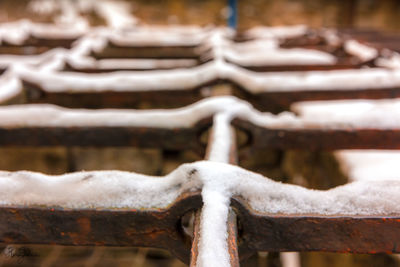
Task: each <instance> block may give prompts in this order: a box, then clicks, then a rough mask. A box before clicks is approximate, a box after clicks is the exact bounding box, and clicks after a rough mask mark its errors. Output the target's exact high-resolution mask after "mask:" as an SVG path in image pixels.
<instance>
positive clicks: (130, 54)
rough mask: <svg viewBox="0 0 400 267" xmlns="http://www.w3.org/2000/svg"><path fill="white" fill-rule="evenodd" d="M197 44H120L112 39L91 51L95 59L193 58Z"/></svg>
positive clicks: (195, 55)
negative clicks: (100, 47) (96, 50)
mask: <svg viewBox="0 0 400 267" xmlns="http://www.w3.org/2000/svg"><path fill="white" fill-rule="evenodd" d="M196 50H197V46H122V45H118V44H114V43H113V42H112V41H110V42H108V45H107V46H106V47H105V48H104V49H103V50H102V51H100V52H92V53H91V56H93V57H94V58H96V59H104V58H165V59H167V58H170V59H173V58H194V59H198V58H199V54H198V53H197V52H196Z"/></svg>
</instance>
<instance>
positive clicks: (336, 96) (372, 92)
mask: <svg viewBox="0 0 400 267" xmlns="http://www.w3.org/2000/svg"><path fill="white" fill-rule="evenodd" d="M238 88H239V89H236V90H235V95H237V96H239V97H241V98H245V99H246V100H247V101H249V102H250V103H251V104H252V105H253V106H254V107H256V108H257V109H259V110H261V111H271V112H281V111H283V110H288V109H289V108H290V105H291V104H293V103H295V102H300V101H319V100H343V99H384V98H399V97H400V88H393V87H392V88H377V89H365V88H359V89H354V90H343V89H340V88H335V87H334V85H332V88H331V89H329V90H317V89H316V90H304V91H303V90H291V91H281V92H279V91H275V92H273V91H271V92H264V93H258V94H251V93H249V92H247V91H246V90H245V89H240V87H238Z"/></svg>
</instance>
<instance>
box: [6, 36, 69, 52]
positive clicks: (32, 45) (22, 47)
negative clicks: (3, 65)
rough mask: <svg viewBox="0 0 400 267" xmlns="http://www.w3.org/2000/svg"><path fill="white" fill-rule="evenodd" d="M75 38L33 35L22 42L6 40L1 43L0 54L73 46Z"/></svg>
mask: <svg viewBox="0 0 400 267" xmlns="http://www.w3.org/2000/svg"><path fill="white" fill-rule="evenodd" d="M75 40H76V38H67V37H59V38H38V37H33V36H30V37H29V38H28V39H26V40H25V41H24V43H22V44H13V43H9V42H7V40H4V41H2V43H1V45H0V54H12V55H37V54H41V53H43V52H46V51H49V50H50V49H53V48H56V47H63V48H71V45H72V43H73V42H74V41H75Z"/></svg>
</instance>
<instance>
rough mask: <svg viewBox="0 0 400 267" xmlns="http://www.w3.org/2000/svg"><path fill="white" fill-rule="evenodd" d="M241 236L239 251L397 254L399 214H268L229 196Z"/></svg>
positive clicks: (398, 245) (399, 239)
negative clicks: (254, 209)
mask: <svg viewBox="0 0 400 267" xmlns="http://www.w3.org/2000/svg"><path fill="white" fill-rule="evenodd" d="M232 205H233V206H234V207H235V209H236V212H237V214H238V217H239V220H240V225H241V231H240V233H241V235H240V240H241V242H240V244H241V245H240V251H239V252H240V254H241V255H242V254H243V255H245V254H248V255H250V253H249V252H250V251H253V252H255V251H269V252H279V251H325V252H339V253H368V254H375V253H389V254H390V253H399V252H400V231H399V229H400V216H340V215H338V216H322V215H308V214H305V215H275V214H274V215H269V214H260V213H257V212H255V211H253V210H252V209H251V208H250V207H249V206H247V205H246V204H245V202H244V201H243V200H241V199H238V198H236V199H233V200H232Z"/></svg>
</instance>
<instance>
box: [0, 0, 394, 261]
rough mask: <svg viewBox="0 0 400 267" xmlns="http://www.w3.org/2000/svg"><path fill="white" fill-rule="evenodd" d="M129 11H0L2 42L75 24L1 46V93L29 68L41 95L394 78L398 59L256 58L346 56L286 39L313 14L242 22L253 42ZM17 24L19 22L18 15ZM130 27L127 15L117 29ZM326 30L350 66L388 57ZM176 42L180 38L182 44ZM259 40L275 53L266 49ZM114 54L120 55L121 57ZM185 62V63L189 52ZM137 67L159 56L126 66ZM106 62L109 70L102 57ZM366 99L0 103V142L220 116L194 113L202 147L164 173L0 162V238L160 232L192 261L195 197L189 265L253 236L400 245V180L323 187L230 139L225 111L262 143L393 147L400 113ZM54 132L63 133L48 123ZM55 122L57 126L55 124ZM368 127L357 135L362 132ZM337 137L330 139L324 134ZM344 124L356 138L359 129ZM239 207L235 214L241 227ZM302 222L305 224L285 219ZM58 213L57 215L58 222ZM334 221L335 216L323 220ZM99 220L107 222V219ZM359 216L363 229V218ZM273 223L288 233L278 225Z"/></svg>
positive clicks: (140, 236) (326, 38)
mask: <svg viewBox="0 0 400 267" xmlns="http://www.w3.org/2000/svg"><path fill="white" fill-rule="evenodd" d="M62 3H64V6H63V7H62V8H61V9H62V11H63V12H62V16H61V17H60V19H63V20H65V21H71V19H77V18H78V17H79V16H78V13H79V12H77V10H76V9H74V8H73V7H71V6H68V5H65V4H66V3H67V2H65V1H62ZM93 3H94V2H93ZM93 3H91V4H93ZM94 7H95V5H91V8H94ZM104 9H112V10H113V11H115V12H117V13H121V12H122V10H123V8H122V9H121V7H117V6H108V5H105V4H104V3H102V4H101V5H99V6H98V7H96V10H97V12H98V13H99V14H103V16H104V14H105V13H104ZM128 13H129V12H128ZM128 13H126V14H125V15H126V16H124V17H122V18H121V19H114V17H116V16H105V19H106V20H107V23H108V24H109V25H110V26H111V27H112V28H113V30H109V29H106V28H102V27H96V28H91V27H89V26H88V24H87V21H85V20H83V19H82V18H79V19H78V20H77V23H76V25H74V27H73V30H72V32H71V33H70V32H68V33H66V34H63V32H62V31H63V28H62V27H60V25H58V26H51V27H50V26H48V25H42V24H33V23H30V22H26V21H22V22H17V23H15V25H13V24H10V25H8V26H7V25H3V26H2V27H0V39H1V42H2V45H4V46H5V47H6V46H8V47H12V49H14V48H15V47H16V48H23V47H25V46H29V45H32V43H30V42H31V41H32V40H42V39H43V40H46V42H48V43H49V44H51V40H53V41H55V40H60V39H61V40H63V41H65V40H67V41H66V42H67V43H68V42H70V41H71V40H75V39H76V41H75V42H74V43H73V44H72V46H71V48H70V49H65V48H59V47H60V45H53V47H57V48H54V49H52V50H50V51H47V52H45V53H42V54H39V55H14V56H10V55H2V56H0V64H1V66H4V67H7V68H8V70H7V71H6V73H5V74H4V75H3V76H2V77H1V81H0V85H1V88H0V102H3V101H5V100H8V99H10V98H12V97H14V96H16V95H17V94H19V93H22V92H24V86H26V85H27V84H28V85H33V86H36V87H37V88H38V90H39V91H40V92H36V93H38V96H36V97H39V98H40V97H41V96H42V94H44V95H46V94H47V95H51V94H72V95H73V94H77V95H78V94H81V93H88V94H94V93H104V92H115V93H118V94H121V93H126V92H143V93H145V94H146V93H147V94H148V93H151V92H152V91H155V92H160V91H165V92H171V91H175V92H178V94H183V93H184V92H185V91H189V90H191V89H193V88H197V87H201V86H203V85H205V84H210V83H213V82H215V81H220V80H224V81H228V82H230V83H231V84H234V85H237V86H239V87H241V88H243V90H244V91H245V92H246V93H249V94H251V95H262V94H269V93H287V92H296V93H299V92H302V93H304V92H319V93H327V92H331V91H333V90H339V91H343V92H346V91H364V90H365V91H367V94H368V93H369V92H368V91H370V92H371V91H372V90H380V89H390V90H397V89H399V88H400V87H399V84H400V78H399V77H400V74H399V70H398V69H397V68H393V67H391V68H390V69H389V68H382V67H381V68H366V69H360V70H331V71H315V70H314V71H305V72H275V73H256V72H254V71H251V70H249V69H250V68H251V67H263V66H272V67H276V66H278V67H282V68H285V67H286V66H287V65H288V64H289V63H290V65H296V66H300V67H303V66H308V67H309V68H310V69H319V68H321V66H332V68H336V67H337V68H342V67H343V66H341V67H340V66H339V65H340V61H341V60H342V61H343V59H340V58H338V57H336V56H335V55H333V54H330V53H327V52H324V51H323V50H324V49H323V46H320V47H319V50H315V49H314V50H310V49H304V48H296V49H293V48H283V47H281V46H280V45H281V44H282V43H283V41H285V39H286V40H288V39H290V38H293V40H294V42H295V39H296V38H307V34H309V33H310V31H311V30H310V29H307V28H305V27H301V26H300V27H287V28H259V29H253V30H250V31H248V32H247V33H245V34H244V36H245V37H246V36H247V37H246V38H248V39H247V40H245V42H235V41H234V39H235V36H234V35H233V33H232V31H230V30H228V29H225V28H200V27H177V28H172V27H168V28H164V27H149V26H132V25H134V24H135V23H136V21H135V20H134V18H133V17H130V16H129V14H128ZM18 27H20V28H21V29H20V30H19V31H12V29H13V28H18ZM126 27H129V29H126ZM121 29H124V30H123V31H119V30H121ZM318 38H320V39H321V40H322V42H323V43H326V44H327V45H329V46H334V47H337V48H341V49H343V50H344V51H346V53H348V55H349V56H348V57H347V58H346V60H349V61H351V60H352V59H356V61H357V64H347V68H358V67H360V66H362V65H363V64H364V63H366V64H365V66H367V65H368V64H369V65H374V62H372V61H374V60H375V59H376V58H377V57H382V55H381V52H380V51H378V50H376V49H374V48H371V47H368V46H365V45H363V44H361V43H358V42H355V41H351V40H342V39H340V38H339V37H338V36H337V35H336V34H334V33H332V32H329V31H323V32H322V33H319V36H318ZM289 41H290V40H289ZM54 43H57V42H53V44H54ZM49 47H51V45H49ZM321 47H322V48H321ZM119 49H121V50H123V51H133V50H134V49H142V50H140V51H142V52H143V51H147V52H148V51H151V52H153V51H159V54H157V55H158V57H159V58H158V59H147V60H146V61H144V60H143V59H141V61H139V60H138V59H137V58H136V59H135V57H138V56H133V58H132V59H129V61H123V60H121V59H116V58H118V57H121V56H123V57H125V56H126V55H124V54H122V55H118V54H117V53H116V51H117V50H119ZM146 49H147V50H146ZM178 50H179V51H183V52H182V54H179V53H178V52H177V51H178ZM16 51H17V50H16ZM17 52H18V51H17ZM19 52H20V51H19ZM173 53H176V54H175V55H174V54H173ZM17 54H18V53H17ZM150 54H151V53H150ZM260 54H262V55H266V56H265V57H260V56H259V55H260ZM114 57H115V58H114ZM171 58H173V59H171ZM182 58H184V59H182ZM393 58H394V57H393ZM166 60H168V61H166ZM182 60H183V61H182ZM385 60H386V61H389V63H392V64H389V65H390V66H393V65H395V64H394V63H393V62H392V61H393V60H392V59H391V58H389V59H386V58H383V59H382V58H378V59H377V62H380V64H383V63H382V62H385ZM121 63H124V64H125V65H124V66H122V67H121ZM386 63H387V62H386ZM163 64H165V65H163ZM161 65H163V66H164V67H160V66H161ZM377 65H379V64H377ZM383 65H384V64H383ZM187 66H191V67H190V68H186V69H181V68H180V67H187ZM160 68H166V69H169V68H171V70H160ZM246 68H249V69H246ZM121 69H124V70H128V71H121ZM131 69H142V70H143V69H153V70H152V71H140V72H139V71H129V70H131ZM79 70H83V71H82V72H80V71H79ZM109 70H111V71H114V70H116V71H115V72H113V73H96V72H103V71H104V72H106V71H109ZM118 70H119V71H118ZM85 72H86V73H85ZM87 72H93V73H90V74H89V73H87ZM26 94H27V95H28V98H29V94H32V92H29V90H28V91H27V92H26ZM90 97H92V95H90ZM362 111H363V110H361V111H358V112H356V113H354V114H353V115H352V116H348V117H345V116H338V117H330V118H329V120H326V118H324V119H320V118H318V117H315V116H314V115H312V116H308V115H307V114H304V115H297V116H296V115H295V114H293V113H283V114H279V115H272V114H270V113H261V112H259V111H258V110H256V109H254V108H253V107H252V106H251V105H250V104H249V103H248V102H245V101H242V100H238V99H236V98H234V97H216V98H208V99H206V100H203V101H200V102H198V103H196V104H193V105H191V106H188V107H186V108H180V109H174V110H147V111H138V110H125V111H121V110H96V111H94V110H91V111H89V110H83V109H79V110H71V109H64V108H59V107H56V106H52V105H22V106H6V107H1V108H0V136H1V137H2V138H0V140H2V141H0V142H2V145H4V144H7V143H11V144H13V145H15V144H18V145H28V144H29V145H32V144H36V145H43V144H46V142H53V144H67V145H82V144H83V143H85V142H86V144H95V145H102V144H106V145H110V144H111V145H116V144H118V145H124V144H125V145H126V144H128V145H138V144H139V143H140V142H144V140H143V139H141V138H143V136H144V135H145V134H146V133H148V132H149V131H153V132H152V134H154V135H153V136H155V132H161V133H162V134H161V135H158V137H160V136H162V135H165V136H168V137H171V136H172V133H174V134H175V135H176V136H180V135H179V132H180V131H183V130H187V131H189V132H186V133H187V134H186V135H182V136H180V137H178V138H177V139H176V140H175V141H174V142H171V143H172V147H175V148H181V147H185V145H186V147H187V146H188V144H187V140H188V138H189V137H190V138H191V139H195V138H198V136H199V135H198V131H199V130H205V129H206V128H207V127H209V126H210V124H211V123H206V124H205V125H202V126H200V127H199V125H198V124H199V123H200V122H202V121H204V120H207V119H210V118H212V119H213V122H212V128H211V130H210V132H211V134H210V140H209V143H208V147H207V156H206V161H200V162H194V163H188V164H183V165H181V166H179V167H178V168H177V169H175V170H174V171H172V172H171V173H170V174H168V175H166V176H164V177H151V176H146V175H141V174H136V173H128V172H120V171H102V172H78V173H70V174H65V175H60V176H49V175H44V174H40V173H33V172H26V171H22V172H0V218H1V220H2V221H3V222H4V224H2V225H0V242H5V243H12V242H14V243H31V242H35V243H57V244H68V245H118V246H121V245H130V246H132V245H137V246H153V247H161V248H166V249H170V250H172V252H173V253H174V254H175V255H177V257H179V258H180V259H182V260H184V261H186V262H188V261H189V245H187V243H188V242H187V240H186V241H185V238H187V237H185V235H184V234H183V233H182V232H183V231H181V230H179V229H177V225H179V224H180V220H181V218H182V216H183V215H184V214H186V213H187V212H189V211H193V210H197V213H196V214H198V216H197V220H196V222H195V225H194V228H195V231H196V233H195V238H194V241H193V248H192V249H193V250H194V253H193V254H192V265H195V266H235V265H237V264H238V261H239V259H238V257H239V256H238V253H237V252H238V251H239V255H243V257H246V256H248V255H251V253H253V252H255V251H257V250H267V251H291V250H294V251H310V250H323V251H334V252H338V251H342V252H359V253H361V252H362V253H374V252H399V249H398V248H399V247H400V246H399V244H398V243H399V241H398V240H400V236H399V235H400V234H399V233H398V231H397V229H398V227H399V213H400V208H399V207H400V205H398V204H399V203H398V192H399V189H400V182H399V181H397V180H379V181H357V182H354V183H351V184H347V185H344V186H340V187H337V188H333V189H330V190H327V191H318V190H309V189H306V188H303V187H300V186H295V185H290V184H282V183H278V182H275V181H273V180H271V179H269V178H267V177H263V176H261V175H259V174H256V173H253V172H250V171H247V170H245V169H242V168H240V167H238V166H234V164H235V163H236V162H235V152H236V150H235V141H234V134H235V132H234V128H233V127H232V125H234V126H236V127H243V128H244V129H246V130H249V132H250V133H251V134H253V137H254V140H255V143H256V144H257V145H260V146H264V147H274V146H276V147H279V146H281V147H280V148H282V147H283V148H288V147H289V148H296V146H300V147H301V145H303V146H305V145H308V146H307V148H310V147H312V146H313V144H317V145H316V146H317V148H321V147H322V148H337V147H341V146H342V147H350V148H353V147H352V146H354V143H356V144H358V145H360V146H362V145H364V146H368V147H379V146H383V145H390V146H392V148H393V147H396V148H398V147H400V137H399V136H400V134H399V133H400V131H399V130H400V129H399V128H400V124H399V123H398V121H397V120H385V121H382V122H381V123H380V124H376V123H375V122H374V121H375V120H379V119H382V118H386V112H382V111H377V112H374V113H372V114H368V115H365V114H364V113H363V112H362ZM396 112H397V111H396ZM346 115H347V114H346ZM397 115H398V114H397V113H396V114H395V116H393V117H395V118H396V117H398V116H397ZM399 116H400V115H399ZM393 117H392V118H393ZM60 129H61V130H60ZM124 129H125V130H126V129H128V131H125V132H124ZM144 129H145V130H146V131H147V132H146V131H144ZM191 130H193V131H191ZM70 131H73V133H74V134H76V135H75V139H73V140H71V139H68V138H70V135H69V134H68V133H71V132H70ZM74 131H75V132H74ZM84 131H90V132H89V134H87V132H84ZM101 131H103V133H105V134H103V136H105V137H107V139H111V141H106V139H104V138H103V139H102V138H100V139H90V138H93V136H96V135H93V133H98V132H101ZM163 131H165V132H163ZM35 132H36V133H39V135H42V134H44V133H45V132H47V135H44V136H45V137H46V138H45V139H49V140H50V141H48V140H41V141H38V142H37V143H35V142H31V141H29V140H28V141H26V143H25V141H21V140H22V139H29V138H26V136H27V133H28V134H29V137H30V138H32V135H31V133H35ZM117 132H118V133H123V134H122V135H118V134H116V133H117ZM138 132H139V133H138ZM140 132H141V133H140ZM82 133H86V134H87V135H86V138H88V139H86V138H83V140H84V141H83V143H79V142H77V141H76V140H78V139H82V136H84V135H82ZM110 133H112V134H113V135H110ZM349 133H350V137H349V136H347V135H348V134H349ZM57 134H58V137H59V139H57V138H54V136H55V135H57ZM135 134H136V135H135ZM33 136H34V135H33ZM50 136H52V137H53V138H47V137H50ZM316 136H319V137H318V138H320V139H318V138H316ZM321 136H322V137H321ZM343 136H344V137H345V138H343ZM360 136H361V137H362V138H358V137H360ZM371 136H372V137H371ZM388 136H390V137H391V139H388V138H387V137H388ZM112 137H113V138H112ZM122 137H124V138H125V139H124V138H122ZM127 137H128V138H127ZM147 137H149V136H147ZM63 138H64V139H65V140H66V141H63V140H62V139H63ZM96 138H97V137H96ZM324 138H325V139H324ZM329 138H330V141H329V142H330V145H329V144H328V145H327V143H328V141H327V140H328V139H329ZM346 138H347V139H346ZM351 138H353V139H355V138H357V139H358V141H357V142H358V143H357V142H354V140H353V139H351ZM371 138H373V140H377V139H381V142H380V143H373V142H372V143H371V140H372V139H371ZM42 139H43V136H42ZM113 139H115V140H119V141H116V142H114V141H113ZM157 139H161V140H162V139H163V138H157ZM263 139H264V141H263ZM55 140H56V141H55ZM182 140H186V142H185V141H184V142H182ZM318 140H319V141H318ZM332 140H333V141H332ZM335 140H336V141H338V140H345V141H344V142H343V143H340V142H336V141H335ZM346 140H347V143H346ZM349 140H350V141H349ZM382 140H383V141H382ZM63 142H65V143H63ZM147 142H148V141H147ZM152 142H153V141H152ZM154 142H155V144H156V146H158V147H164V148H165V147H167V145H166V144H164V143H162V142H159V143H157V142H156V141H154ZM296 142H297V143H296ZM299 143H300V145H299ZM179 145H180V146H179ZM318 146H319V147H318ZM363 148H365V147H363ZM201 201H202V203H201ZM232 207H233V208H234V209H232ZM236 215H237V218H238V220H239V221H240V223H241V226H242V229H241V235H242V236H240V240H241V242H239V243H238V242H237V240H238V236H237V235H238V231H237V227H236V225H235V224H236V223H237V221H236ZM294 222H296V225H298V227H297V226H296V227H292V226H293V225H294ZM54 227H56V229H58V230H59V231H53V230H51V229H55V228H54ZM327 227H329V229H332V231H330V232H327V231H325V229H326V228H327ZM47 229H50V230H47ZM104 229H107V232H108V233H109V234H104ZM300 229H301V231H300ZM356 229H357V233H360V234H354V232H355V230H356ZM38 233H40V234H38ZM276 233H282V234H281V235H279V236H276ZM196 238H197V239H196ZM335 240H340V242H337V241H335ZM238 246H239V248H238ZM196 249H197V252H196Z"/></svg>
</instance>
